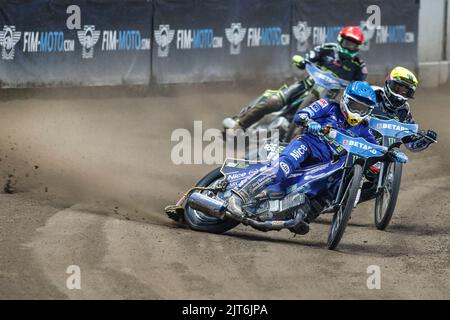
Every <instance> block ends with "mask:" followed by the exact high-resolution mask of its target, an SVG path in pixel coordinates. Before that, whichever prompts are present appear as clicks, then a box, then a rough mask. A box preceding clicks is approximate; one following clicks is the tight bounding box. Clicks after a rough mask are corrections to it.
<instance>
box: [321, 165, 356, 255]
mask: <svg viewBox="0 0 450 320" xmlns="http://www.w3.org/2000/svg"><path fill="white" fill-rule="evenodd" d="M362 176H363V169H362V166H361V165H360V164H355V165H354V166H353V168H352V171H351V172H350V174H349V175H348V176H347V178H346V180H348V182H347V183H346V185H345V186H344V187H345V191H344V194H343V196H342V202H341V205H340V206H339V208H338V209H337V211H336V212H335V213H334V216H333V220H332V222H331V226H330V229H329V231H328V241H327V247H328V249H330V250H334V249H335V248H336V247H337V245H338V244H339V242H340V241H341V239H342V236H343V235H344V232H345V228H346V227H347V223H348V220H349V219H350V216H351V214H352V210H353V207H354V206H355V202H356V197H357V195H358V191H359V188H360V186H361V179H362Z"/></svg>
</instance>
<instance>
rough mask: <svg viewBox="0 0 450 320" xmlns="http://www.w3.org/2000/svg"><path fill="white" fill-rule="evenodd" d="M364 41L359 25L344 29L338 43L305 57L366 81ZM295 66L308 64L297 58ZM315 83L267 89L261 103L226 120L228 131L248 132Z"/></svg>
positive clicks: (341, 75) (340, 74)
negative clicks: (252, 126) (361, 53)
mask: <svg viewBox="0 0 450 320" xmlns="http://www.w3.org/2000/svg"><path fill="white" fill-rule="evenodd" d="M363 42H364V34H363V32H362V31H361V29H360V28H359V27H357V26H348V27H345V28H343V29H342V30H341V31H340V32H339V35H338V38H337V43H326V44H324V45H322V46H317V47H316V48H314V50H311V51H310V52H309V53H308V54H306V57H307V58H308V59H309V60H310V61H311V62H314V63H315V64H317V65H318V66H320V67H322V68H324V69H327V70H329V71H331V72H333V73H334V74H335V75H336V76H338V77H339V78H341V79H344V80H347V81H365V80H366V78H367V72H368V71H367V67H366V64H365V62H364V61H363V60H362V59H361V58H360V57H359V56H358V53H359V49H360V47H361V45H362V44H363ZM292 63H293V64H294V65H296V66H297V67H298V68H299V69H302V70H303V69H305V61H304V59H302V58H301V57H300V56H298V55H296V56H294V57H293V59H292ZM313 85H314V83H313V82H312V80H311V79H310V78H307V79H305V80H303V81H299V82H297V83H294V84H292V85H291V86H289V87H287V86H284V87H283V88H281V89H280V90H278V91H273V90H267V91H266V92H265V93H264V94H263V96H262V97H261V98H260V101H259V102H258V103H257V104H256V105H253V106H249V107H248V108H246V109H244V110H242V111H241V113H240V114H239V115H238V117H237V118H238V119H237V120H236V121H235V120H232V119H231V118H227V119H225V120H224V123H223V124H224V127H225V128H226V129H239V128H241V129H244V130H245V129H247V128H248V127H250V126H251V125H252V124H254V123H255V122H257V121H259V120H260V119H261V118H263V117H264V116H265V115H266V114H269V113H272V112H275V111H278V110H280V109H281V108H282V107H283V106H285V105H286V104H288V103H292V102H293V101H295V100H296V99H297V98H298V97H299V96H301V95H302V94H304V93H305V92H306V91H307V90H309V89H310V88H311V87H312V86H313Z"/></svg>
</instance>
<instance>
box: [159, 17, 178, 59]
mask: <svg viewBox="0 0 450 320" xmlns="http://www.w3.org/2000/svg"><path fill="white" fill-rule="evenodd" d="M174 36H175V30H171V29H170V25H168V24H163V25H160V26H159V30H155V41H156V43H157V44H158V57H161V58H165V57H168V56H169V48H170V43H171V42H172V40H173V38H174Z"/></svg>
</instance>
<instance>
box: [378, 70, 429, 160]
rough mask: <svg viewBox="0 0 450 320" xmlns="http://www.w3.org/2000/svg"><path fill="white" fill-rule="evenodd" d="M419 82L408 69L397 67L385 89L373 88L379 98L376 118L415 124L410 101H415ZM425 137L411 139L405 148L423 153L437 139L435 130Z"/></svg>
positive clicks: (385, 84) (387, 81) (391, 73)
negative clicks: (380, 117)
mask: <svg viewBox="0 0 450 320" xmlns="http://www.w3.org/2000/svg"><path fill="white" fill-rule="evenodd" d="M417 85H418V81H417V78H416V76H415V75H414V74H413V73H412V72H411V71H409V70H408V69H406V68H403V67H395V68H394V69H392V71H391V72H390V73H389V74H388V76H387V77H386V81H385V82H384V88H381V87H376V86H372V88H373V89H374V91H375V94H376V96H377V105H376V107H375V109H374V110H373V112H372V113H373V115H374V116H384V117H388V118H390V119H394V120H397V121H400V122H402V123H415V121H414V118H413V116H412V114H411V110H410V107H409V103H408V99H413V98H414V94H415V92H416V88H417ZM422 133H423V134H425V136H426V137H424V136H420V135H417V136H413V137H412V138H409V139H408V140H407V141H405V142H407V143H406V144H405V146H406V147H407V148H408V149H409V150H410V151H413V152H418V151H422V150H424V149H426V148H428V146H429V145H430V144H431V143H433V142H434V141H433V140H436V139H437V133H436V132H435V131H433V130H427V131H426V132H422ZM427 137H428V139H427Z"/></svg>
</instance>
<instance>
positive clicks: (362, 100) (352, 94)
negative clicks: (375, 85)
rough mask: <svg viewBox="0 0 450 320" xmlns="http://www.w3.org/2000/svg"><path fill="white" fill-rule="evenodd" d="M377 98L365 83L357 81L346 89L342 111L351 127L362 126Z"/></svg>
mask: <svg viewBox="0 0 450 320" xmlns="http://www.w3.org/2000/svg"><path fill="white" fill-rule="evenodd" d="M376 103H377V96H376V94H375V91H373V89H372V87H371V86H370V85H369V84H368V83H367V82H364V81H355V82H352V83H351V84H349V85H348V87H347V88H346V89H345V91H344V93H343V95H342V100H341V105H340V106H341V111H342V114H343V115H344V117H345V118H346V119H347V122H348V123H349V124H350V125H351V126H356V125H358V124H360V123H361V122H362V121H363V120H364V119H366V118H367V117H368V116H369V114H370V113H371V112H372V110H373V108H374V107H375V105H376Z"/></svg>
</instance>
